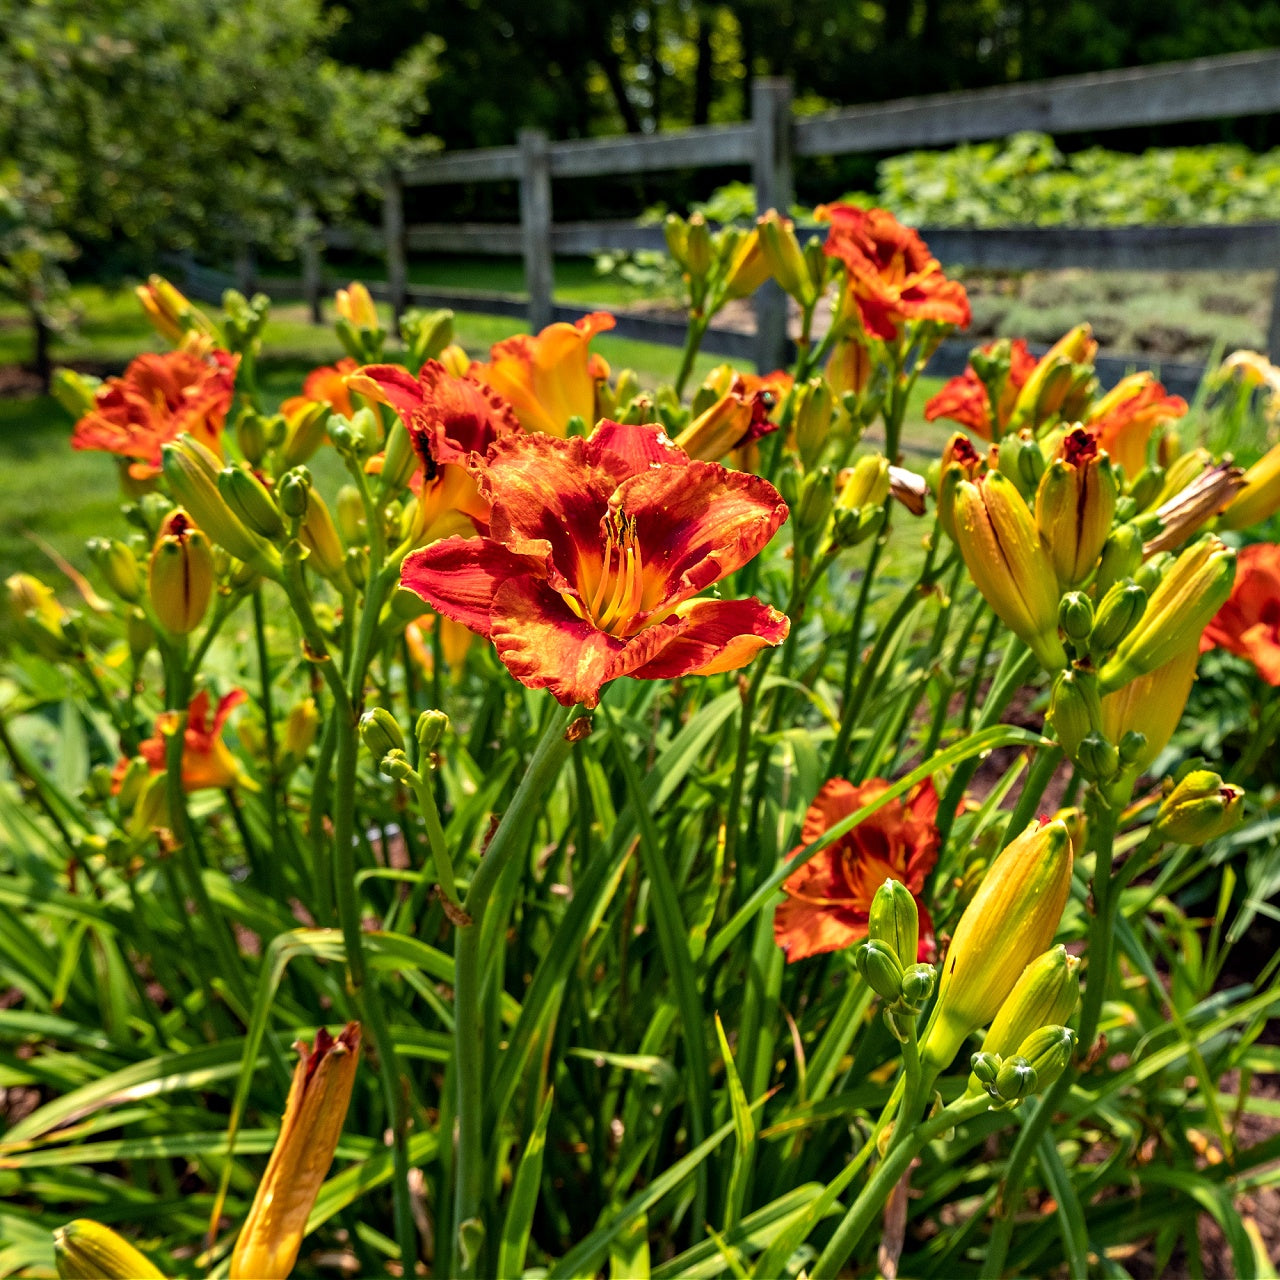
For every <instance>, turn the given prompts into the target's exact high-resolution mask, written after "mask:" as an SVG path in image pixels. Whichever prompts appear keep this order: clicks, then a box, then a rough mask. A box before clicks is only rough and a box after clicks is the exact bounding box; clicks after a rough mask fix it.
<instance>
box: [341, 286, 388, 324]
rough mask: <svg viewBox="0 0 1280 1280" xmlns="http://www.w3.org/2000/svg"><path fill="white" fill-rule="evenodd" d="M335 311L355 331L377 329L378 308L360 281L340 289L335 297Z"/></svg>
mask: <svg viewBox="0 0 1280 1280" xmlns="http://www.w3.org/2000/svg"><path fill="white" fill-rule="evenodd" d="M333 307H334V310H335V311H336V312H337V313H338V315H340V316H341V317H342V318H343V319H344V320H345V321H346V322H347V323H348V324H349V325H351V327H352V328H353V329H377V327H378V308H377V307H375V306H374V304H373V297H372V295H371V294H370V293H369V290H368V289H367V288H365V286H364V285H363V284H361V283H360V282H359V281H354V282H353V283H351V284H349V285H348V286H347V287H346V288H345V289H339V290H338V291H337V293H336V294H334V297H333Z"/></svg>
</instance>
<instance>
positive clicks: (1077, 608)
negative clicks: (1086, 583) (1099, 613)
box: [1058, 591, 1093, 644]
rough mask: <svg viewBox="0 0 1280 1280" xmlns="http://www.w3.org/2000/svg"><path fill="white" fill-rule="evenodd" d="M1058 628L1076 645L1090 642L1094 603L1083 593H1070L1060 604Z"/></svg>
mask: <svg viewBox="0 0 1280 1280" xmlns="http://www.w3.org/2000/svg"><path fill="white" fill-rule="evenodd" d="M1058 626H1060V627H1061V628H1062V630H1063V632H1064V633H1065V634H1066V637H1067V639H1068V640H1072V641H1074V642H1075V643H1076V644H1082V643H1083V642H1084V641H1086V640H1088V638H1089V632H1090V631H1092V630H1093V601H1092V600H1090V599H1089V597H1088V596H1087V595H1085V593H1084V592H1083V591H1068V592H1067V594H1066V595H1065V596H1063V597H1062V600H1061V602H1060V603H1059V604H1058Z"/></svg>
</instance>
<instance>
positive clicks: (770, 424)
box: [676, 377, 789, 469]
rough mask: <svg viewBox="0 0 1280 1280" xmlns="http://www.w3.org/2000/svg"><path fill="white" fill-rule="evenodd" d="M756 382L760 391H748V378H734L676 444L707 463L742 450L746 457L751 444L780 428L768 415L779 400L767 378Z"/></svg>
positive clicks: (681, 435) (680, 435) (757, 379)
mask: <svg viewBox="0 0 1280 1280" xmlns="http://www.w3.org/2000/svg"><path fill="white" fill-rule="evenodd" d="M754 381H755V383H756V384H757V386H758V387H759V390H755V391H752V390H749V389H748V383H747V380H746V379H745V378H742V377H738V378H735V379H734V380H733V383H732V384H731V385H730V387H729V389H728V390H727V391H726V392H725V393H724V394H723V395H722V396H721V397H720V398H719V399H718V400H717V401H716V402H715V403H714V404H712V405H711V406H710V408H708V409H706V410H705V411H704V412H703V413H700V414H699V415H698V416H697V417H696V418H694V420H693V421H692V422H691V423H689V425H688V426H687V427H686V428H685V429H684V430H683V431H682V432H681V433H680V434H679V435H678V436H677V437H676V444H677V445H678V446H679V447H680V448H681V449H683V450H684V451H685V452H686V453H687V454H688V455H689V456H690V457H691V458H701V459H702V460H703V461H706V462H717V461H719V460H720V459H721V458H723V457H724V456H725V455H726V454H729V453H733V454H735V455H737V454H738V451H739V450H741V451H743V455H744V457H745V451H746V450H747V449H749V447H750V446H751V445H753V444H754V443H755V442H756V441H757V440H759V439H760V438H761V437H762V436H767V435H768V434H769V433H770V432H771V431H776V430H777V429H778V424H777V423H776V422H774V421H772V420H771V418H770V416H769V415H770V414H771V413H772V412H773V409H774V406H775V405H776V403H777V400H776V398H775V395H774V392H773V390H772V388H771V387H770V386H769V384H768V382H767V381H766V379H764V378H758V377H757V378H755V379H754ZM788 381H789V379H788ZM735 460H736V459H735ZM741 469H746V468H741Z"/></svg>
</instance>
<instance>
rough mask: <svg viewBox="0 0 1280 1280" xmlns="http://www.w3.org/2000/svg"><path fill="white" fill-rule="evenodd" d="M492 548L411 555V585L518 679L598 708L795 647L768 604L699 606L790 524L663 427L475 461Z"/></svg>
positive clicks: (767, 497)
mask: <svg viewBox="0 0 1280 1280" xmlns="http://www.w3.org/2000/svg"><path fill="white" fill-rule="evenodd" d="M473 467H474V469H475V472H476V475H477V477H478V479H479V482H480V492H481V495H482V496H483V497H484V498H486V499H487V500H488V501H489V503H490V504H491V510H490V514H489V536H488V537H479V538H457V537H454V538H446V539H444V540H443V541H442V542H437V543H434V544H433V545H431V546H428V547H426V548H424V549H423V550H421V551H416V552H413V553H412V554H410V555H409V556H408V557H407V558H406V560H405V563H404V570H403V574H402V581H403V584H404V585H405V586H406V587H408V588H409V589H410V590H411V591H416V592H417V593H418V595H420V596H421V597H422V598H423V599H424V600H425V601H426V602H427V603H428V604H429V605H431V606H432V608H434V609H435V610H436V611H437V612H439V613H442V614H443V615H444V616H445V617H448V618H453V619H454V621H456V622H461V623H462V624H463V625H464V626H466V627H468V628H470V630H472V631H474V632H476V633H477V634H478V635H482V636H484V637H485V638H486V639H487V640H491V641H492V642H493V644H494V646H495V648H496V649H497V651H498V657H499V658H501V660H502V661H503V663H504V664H505V665H506V667H507V669H508V670H509V671H510V672H511V674H512V675H514V676H515V677H516V679H517V680H519V681H520V682H521V683H522V684H525V685H528V686H529V687H530V688H531V689H543V688H545V689H550V690H551V692H552V693H553V694H554V695H555V697H556V698H558V699H559V700H560V702H562V703H564V704H565V705H566V706H568V705H571V704H573V703H575V702H581V703H583V704H584V705H586V706H588V707H594V706H595V705H596V703H597V702H598V701H599V699H600V688H601V686H602V685H604V684H605V683H606V682H608V681H610V680H614V679H617V678H618V677H619V676H628V675H629V676H633V677H635V678H637V679H641V680H666V679H675V678H676V677H678V676H687V675H710V674H713V673H715V672H719V671H733V670H736V669H737V668H739V667H741V666H743V665H745V664H746V663H747V662H748V661H750V659H751V658H752V657H753V656H754V655H755V654H756V653H757V652H758V651H759V650H760V649H762V648H764V647H765V646H766V645H776V644H779V643H781V641H782V640H783V639H785V637H786V634H787V631H788V628H789V626H790V623H789V621H788V619H787V618H786V616H785V615H783V614H781V613H779V612H778V611H777V610H776V609H774V608H772V607H770V606H769V605H766V604H762V603H761V602H760V601H759V600H755V599H750V600H713V599H695V598H694V597H695V596H697V594H698V592H700V591H702V590H703V589H704V588H706V587H709V586H711V585H712V584H713V583H715V582H719V581H720V579H721V578H723V577H726V576H727V575H728V574H730V573H733V572H734V570H736V569H739V568H741V567H742V565H744V564H746V563H747V561H749V560H751V559H752V558H753V557H754V556H756V555H757V554H758V553H759V552H760V551H762V550H763V549H764V547H765V545H766V544H767V543H768V541H769V540H770V538H772V537H773V535H774V533H775V532H776V531H777V529H778V527H779V526H780V525H781V524H782V522H783V521H784V520H785V519H786V517H787V506H786V503H784V502H783V501H782V499H781V497H779V496H778V493H777V491H776V490H775V489H774V488H773V487H772V486H771V485H770V484H768V483H767V482H766V481H764V480H761V479H759V478H758V477H757V476H753V475H748V474H746V473H745V472H737V471H729V470H727V469H726V468H725V467H722V466H719V465H718V464H716V463H713V462H695V461H693V460H692V459H691V458H690V457H689V456H688V454H686V453H684V452H683V450H681V449H678V448H676V446H675V445H673V444H672V443H671V441H670V440H668V439H667V437H666V435H665V434H664V433H663V432H662V430H661V428H659V427H656V426H652V425H637V426H623V425H620V424H619V423H616V422H609V421H605V422H602V423H601V424H600V425H599V426H598V427H597V428H596V430H595V431H594V432H593V433H592V434H591V436H590V437H589V438H583V437H580V436H579V437H574V438H572V439H569V440H558V439H555V438H554V437H550V436H546V435H535V436H512V437H509V438H506V439H502V440H499V441H497V442H496V443H495V444H494V445H493V446H492V447H491V448H490V450H489V456H488V457H487V458H486V459H479V458H473Z"/></svg>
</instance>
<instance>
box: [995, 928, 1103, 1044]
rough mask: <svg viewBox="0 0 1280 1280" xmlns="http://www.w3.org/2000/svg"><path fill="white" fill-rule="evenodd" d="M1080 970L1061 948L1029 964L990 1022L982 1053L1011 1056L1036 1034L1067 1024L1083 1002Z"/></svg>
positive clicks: (1078, 962)
mask: <svg viewBox="0 0 1280 1280" xmlns="http://www.w3.org/2000/svg"><path fill="white" fill-rule="evenodd" d="M1079 967H1080V961H1079V960H1078V959H1077V958H1076V957H1075V956H1072V955H1068V954H1067V949H1066V947H1064V946H1061V945H1059V946H1056V947H1053V948H1052V949H1050V950H1049V951H1046V952H1045V953H1044V954H1043V955H1041V956H1038V957H1037V958H1036V959H1035V960H1033V961H1032V962H1031V963H1030V964H1029V965H1027V967H1026V968H1025V969H1024V970H1023V971H1022V976H1021V977H1020V978H1019V979H1018V981H1017V982H1016V983H1015V984H1014V987H1013V990H1012V991H1010V992H1009V994H1008V996H1007V997H1006V998H1005V1001H1004V1003H1003V1004H1002V1005H1001V1006H1000V1010H999V1012H998V1013H997V1014H996V1016H995V1017H994V1018H993V1019H992V1020H991V1026H990V1028H989V1029H988V1030H987V1034H986V1037H985V1038H984V1039H983V1041H982V1052H983V1053H994V1054H998V1055H999V1056H1000V1057H1002V1058H1005V1057H1008V1056H1009V1054H1011V1053H1017V1052H1018V1047H1019V1045H1021V1044H1022V1042H1023V1041H1024V1040H1025V1039H1026V1038H1027V1037H1028V1036H1029V1035H1030V1034H1031V1033H1032V1032H1033V1031H1038V1030H1039V1029H1040V1028H1041V1027H1047V1026H1055V1025H1060V1024H1063V1023H1065V1022H1066V1021H1067V1019H1068V1018H1070V1017H1071V1015H1072V1013H1074V1012H1075V1007H1076V1003H1077V1001H1078V1000H1079V999H1080V980H1079V979H1078V978H1077V977H1076V970H1077V969H1079Z"/></svg>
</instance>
